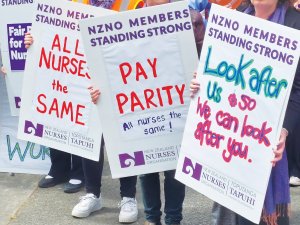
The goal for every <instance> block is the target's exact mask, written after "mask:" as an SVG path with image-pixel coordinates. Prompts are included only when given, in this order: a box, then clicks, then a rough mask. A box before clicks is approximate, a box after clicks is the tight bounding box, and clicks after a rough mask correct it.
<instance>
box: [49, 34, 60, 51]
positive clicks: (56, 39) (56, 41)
mask: <svg viewBox="0 0 300 225" xmlns="http://www.w3.org/2000/svg"><path fill="white" fill-rule="evenodd" d="M54 48H57V49H58V51H61V50H60V40H59V36H58V34H55V36H54V39H53V42H52V47H51V50H52V51H53V50H54Z"/></svg>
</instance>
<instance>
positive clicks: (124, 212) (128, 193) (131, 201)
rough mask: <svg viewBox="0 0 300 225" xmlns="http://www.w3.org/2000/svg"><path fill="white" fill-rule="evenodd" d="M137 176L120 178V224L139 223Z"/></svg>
mask: <svg viewBox="0 0 300 225" xmlns="http://www.w3.org/2000/svg"><path fill="white" fill-rule="evenodd" d="M136 180H137V176H132V177H124V178H120V192H121V193H120V194H121V198H122V201H121V203H120V207H121V210H120V214H119V222H120V223H133V222H135V221H137V217H138V209H137V202H136V200H135V193H136Z"/></svg>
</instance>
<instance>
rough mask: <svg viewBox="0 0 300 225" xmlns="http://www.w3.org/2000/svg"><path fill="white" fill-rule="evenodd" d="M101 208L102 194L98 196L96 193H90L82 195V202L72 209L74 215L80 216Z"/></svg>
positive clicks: (85, 215) (86, 215)
mask: <svg viewBox="0 0 300 225" xmlns="http://www.w3.org/2000/svg"><path fill="white" fill-rule="evenodd" d="M101 208H102V204H101V196H100V197H99V198H97V197H96V196H95V195H94V194H91V193H89V194H86V195H85V196H82V197H80V202H79V203H78V204H77V205H75V207H74V208H73V210H72V216H74V217H78V218H84V217H88V216H89V215H90V214H91V213H92V212H95V211H98V210H100V209H101Z"/></svg>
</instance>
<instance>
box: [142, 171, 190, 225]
mask: <svg viewBox="0 0 300 225" xmlns="http://www.w3.org/2000/svg"><path fill="white" fill-rule="evenodd" d="M164 175H165V180H164V192H165V208H164V212H165V214H166V216H165V223H166V225H169V224H176V223H178V224H179V223H180V221H181V220H182V204H183V200H184V197H185V185H183V184H182V183H180V182H179V181H177V180H175V178H174V176H175V170H170V171H165V172H164ZM140 181H141V187H142V193H143V202H144V208H145V215H146V220H148V221H150V222H154V223H158V222H159V221H160V217H161V215H162V212H161V211H160V208H161V200H160V181H159V173H150V174H145V175H141V176H140Z"/></svg>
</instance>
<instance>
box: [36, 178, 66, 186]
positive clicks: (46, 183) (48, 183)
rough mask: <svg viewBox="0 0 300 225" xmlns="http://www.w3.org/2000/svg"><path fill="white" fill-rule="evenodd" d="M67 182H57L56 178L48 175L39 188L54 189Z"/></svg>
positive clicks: (63, 180) (41, 181) (40, 182)
mask: <svg viewBox="0 0 300 225" xmlns="http://www.w3.org/2000/svg"><path fill="white" fill-rule="evenodd" d="M65 181H66V179H61V180H57V179H55V178H54V177H51V176H49V175H47V176H45V177H43V178H42V179H41V180H40V181H39V184H38V186H39V187H40V188H50V187H54V186H55V185H57V184H60V183H64V182H65Z"/></svg>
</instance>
